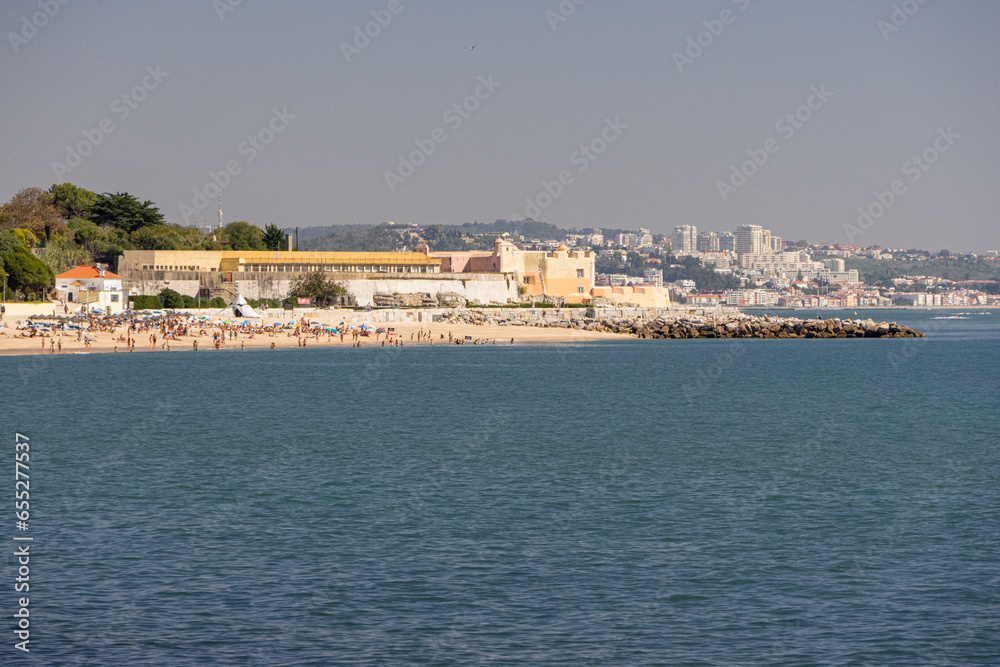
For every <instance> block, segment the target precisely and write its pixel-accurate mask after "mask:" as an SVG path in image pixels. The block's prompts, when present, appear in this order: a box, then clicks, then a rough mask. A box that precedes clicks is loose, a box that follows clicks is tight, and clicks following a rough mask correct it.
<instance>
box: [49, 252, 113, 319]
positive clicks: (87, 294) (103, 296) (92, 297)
mask: <svg viewBox="0 0 1000 667" xmlns="http://www.w3.org/2000/svg"><path fill="white" fill-rule="evenodd" d="M56 294H57V295H58V296H59V298H60V299H62V300H63V301H65V302H67V304H69V303H77V304H81V305H83V306H85V307H86V308H87V309H88V310H93V309H94V308H102V309H103V310H104V312H106V313H108V314H110V315H114V314H117V313H120V312H122V311H123V310H125V309H126V308H127V307H128V297H127V295H126V293H125V291H124V290H123V289H122V277H121V276H119V275H118V274H115V273H111V272H110V271H108V270H107V269H105V268H104V267H103V266H101V265H100V264H98V265H96V266H77V267H74V268H72V269H70V270H69V271H67V272H65V273H60V274H59V275H58V276H56Z"/></svg>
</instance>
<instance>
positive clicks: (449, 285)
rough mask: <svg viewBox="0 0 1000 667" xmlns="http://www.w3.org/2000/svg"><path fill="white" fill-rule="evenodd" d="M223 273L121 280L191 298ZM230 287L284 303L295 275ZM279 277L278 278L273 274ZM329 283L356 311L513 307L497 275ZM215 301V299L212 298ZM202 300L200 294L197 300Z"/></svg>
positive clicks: (241, 278)
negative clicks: (412, 302)
mask: <svg viewBox="0 0 1000 667" xmlns="http://www.w3.org/2000/svg"><path fill="white" fill-rule="evenodd" d="M228 275H230V274H227V273H225V272H218V271H215V272H211V273H200V274H199V273H197V272H193V271H131V272H127V274H126V275H123V276H122V278H123V285H124V286H125V287H126V288H127V289H128V290H129V293H130V294H159V293H160V292H161V291H162V290H163V289H164V288H170V289H172V290H174V291H175V292H179V293H181V294H184V295H186V296H192V297H196V296H198V291H199V289H201V288H205V289H207V290H217V289H219V288H221V287H222V286H223V282H222V281H223V277H224V276H228ZM231 275H232V277H233V279H234V280H233V283H232V284H233V285H235V287H236V289H237V290H239V293H240V294H242V295H243V297H244V298H246V299H284V298H285V297H287V296H288V292H289V291H291V289H292V283H293V281H294V280H295V278H296V277H297V275H296V274H285V275H287V277H282V278H275V277H274V274H273V273H248V272H233V273H232V274H231ZM279 275H280V274H279ZM328 275H329V278H330V280H333V281H335V282H342V283H344V284H345V285H346V286H347V291H348V294H350V295H351V296H353V297H354V298H355V300H356V301H357V304H358V305H359V306H371V305H374V296H375V295H376V294H406V295H419V294H427V295H430V297H431V298H432V299H440V300H441V301H443V302H448V303H453V302H456V301H457V302H459V305H461V302H462V301H464V302H465V303H466V304H468V305H489V304H503V303H509V302H517V300H518V294H517V283H516V282H515V281H514V279H513V278H512V277H509V276H505V275H503V274H498V273H461V274H447V273H436V274H406V273H399V274H387V273H386V274H381V273H366V274H357V273H330V274H328ZM212 295H213V296H215V293H214V292H213V294H212ZM203 296H204V294H203Z"/></svg>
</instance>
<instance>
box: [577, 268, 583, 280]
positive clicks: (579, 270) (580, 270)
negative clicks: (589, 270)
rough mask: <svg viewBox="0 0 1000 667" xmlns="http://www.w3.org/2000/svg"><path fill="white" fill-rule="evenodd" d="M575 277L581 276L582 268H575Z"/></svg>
mask: <svg viewBox="0 0 1000 667" xmlns="http://www.w3.org/2000/svg"><path fill="white" fill-rule="evenodd" d="M576 277H577V278H583V269H577V270H576Z"/></svg>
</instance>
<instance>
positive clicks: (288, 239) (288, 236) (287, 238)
mask: <svg viewBox="0 0 1000 667" xmlns="http://www.w3.org/2000/svg"><path fill="white" fill-rule="evenodd" d="M285 250H287V251H288V252H291V251H292V235H291V234H285Z"/></svg>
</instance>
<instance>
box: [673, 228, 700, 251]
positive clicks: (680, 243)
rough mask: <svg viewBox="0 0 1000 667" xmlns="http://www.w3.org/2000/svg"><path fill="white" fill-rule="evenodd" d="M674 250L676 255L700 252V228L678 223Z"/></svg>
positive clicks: (675, 229) (675, 231) (675, 230)
mask: <svg viewBox="0 0 1000 667" xmlns="http://www.w3.org/2000/svg"><path fill="white" fill-rule="evenodd" d="M673 251H674V254H675V255H691V254H694V253H696V252H698V228H697V227H695V226H694V225H678V226H677V227H676V228H674V239H673Z"/></svg>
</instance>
